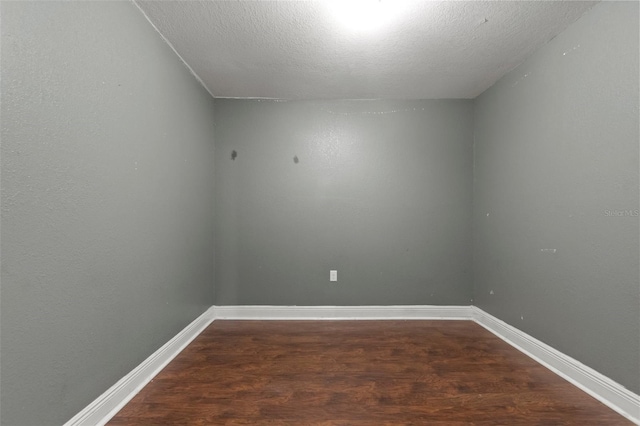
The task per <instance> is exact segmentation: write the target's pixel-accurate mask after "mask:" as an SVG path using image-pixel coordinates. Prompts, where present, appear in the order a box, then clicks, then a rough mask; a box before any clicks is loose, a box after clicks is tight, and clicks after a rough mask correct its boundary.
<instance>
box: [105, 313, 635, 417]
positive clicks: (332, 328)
mask: <svg viewBox="0 0 640 426" xmlns="http://www.w3.org/2000/svg"><path fill="white" fill-rule="evenodd" d="M109 424H110V425H145V426H147V425H149V426H150V425H225V424H228V425H254V424H270V425H349V426H357V425H452V426H453V425H581V426H584V425H628V424H631V423H630V422H628V421H627V420H626V419H624V418H623V417H622V416H620V415H618V414H617V413H615V412H614V411H612V410H610V409H609V408H607V407H605V406H604V405H603V404H601V403H600V402H598V401H597V400H595V399H594V398H592V397H590V396H589V395H587V394H586V393H584V392H582V391H581V390H579V389H578V388H576V387H574V386H573V385H571V384H570V383H568V382H566V381H565V380H563V379H561V378H560V377H558V376H557V375H555V374H553V373H552V372H550V371H549V370H547V369H546V368H544V367H542V366H541V365H540V364H538V363H536V362H535V361H533V360H531V359H530V358H528V357H527V356H525V355H523V354H522V353H520V352H519V351H517V350H516V349H514V348H512V347H511V346H509V345H508V344H506V343H505V342H503V341H502V340H500V339H499V338H497V337H495V336H494V335H492V334H491V333H489V332H488V331H486V330H485V329H483V328H482V327H480V326H479V325H477V324H475V323H474V322H471V321H215V322H213V323H212V324H211V325H210V326H209V327H208V328H207V329H206V330H205V331H204V332H203V333H202V334H201V335H200V336H198V337H197V338H196V339H195V340H194V341H193V342H192V343H191V345H189V346H188V347H187V348H186V349H185V350H184V351H183V352H182V353H181V354H180V355H178V357H176V358H175V359H174V360H173V362H171V363H170V364H169V365H168V366H167V367H166V368H165V369H164V370H163V371H162V372H161V373H160V374H159V375H158V376H156V378H155V379H154V380H153V381H152V382H151V383H149V384H148V385H147V386H146V387H145V388H144V389H143V390H142V391H141V392H140V393H139V394H138V395H137V396H136V397H135V398H134V399H132V400H131V401H130V402H129V404H128V405H126V406H125V407H124V408H123V409H122V410H121V411H120V412H119V413H118V414H117V415H116V416H115V417H114V418H113V419H112V420H111V422H110V423H109Z"/></svg>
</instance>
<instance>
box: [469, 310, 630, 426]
mask: <svg viewBox="0 0 640 426" xmlns="http://www.w3.org/2000/svg"><path fill="white" fill-rule="evenodd" d="M472 318H473V320H474V321H475V322H476V323H478V324H480V325H481V326H483V327H484V328H486V329H487V330H489V331H490V332H492V333H493V334H495V335H496V336H498V337H500V338H501V339H502V340H504V341H505V342H507V343H509V344H510V345H511V346H513V347H515V348H516V349H518V350H519V351H520V352H523V353H524V354H525V355H528V356H529V357H531V358H533V359H534V360H535V361H537V362H539V363H540V364H542V365H544V366H545V367H547V368H548V369H549V370H551V371H553V372H554V373H556V374H557V375H559V376H560V377H562V378H564V379H565V380H567V381H569V382H570V383H572V384H573V385H575V386H577V387H578V388H580V389H582V390H583V391H585V392H586V393H588V394H589V395H591V396H592V397H594V398H595V399H597V400H598V401H600V402H602V403H603V404H605V405H606V406H608V407H609V408H611V409H612V410H614V411H616V412H618V413H619V414H621V415H623V416H624V417H626V418H627V419H629V420H630V421H632V422H634V423H635V424H638V425H640V396H638V395H636V394H635V393H633V392H631V391H629V390H628V389H626V388H625V387H624V386H622V385H621V384H619V383H616V382H614V381H613V380H611V379H610V378H608V377H606V376H604V375H603V374H601V373H598V372H597V371H596V370H594V369H592V368H590V367H587V366H586V365H584V364H582V363H581V362H580V361H577V360H575V359H573V358H571V357H570V356H568V355H565V354H563V353H562V352H560V351H558V350H556V349H554V348H552V347H551V346H549V345H547V344H545V343H543V342H541V341H539V340H537V339H536V338H534V337H531V336H529V335H528V334H526V333H524V332H522V331H520V330H518V329H517V328H515V327H513V326H511V325H509V324H507V323H505V322H504V321H502V320H499V319H498V318H496V317H494V316H493V315H491V314H488V313H487V312H485V311H483V310H482V309H480V308H478V307H476V306H473V307H472Z"/></svg>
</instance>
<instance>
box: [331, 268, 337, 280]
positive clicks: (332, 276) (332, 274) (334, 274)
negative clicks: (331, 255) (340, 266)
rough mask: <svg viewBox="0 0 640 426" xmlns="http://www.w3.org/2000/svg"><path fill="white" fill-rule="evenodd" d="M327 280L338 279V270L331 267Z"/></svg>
mask: <svg viewBox="0 0 640 426" xmlns="http://www.w3.org/2000/svg"><path fill="white" fill-rule="evenodd" d="M329 281H338V271H336V270H333V269H332V270H330V271H329Z"/></svg>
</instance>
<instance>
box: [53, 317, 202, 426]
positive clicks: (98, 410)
mask: <svg viewBox="0 0 640 426" xmlns="http://www.w3.org/2000/svg"><path fill="white" fill-rule="evenodd" d="M213 319H214V318H213V308H209V309H208V310H207V311H206V312H205V313H203V314H202V315H200V316H199V317H198V318H196V319H195V320H194V321H193V322H192V323H191V324H189V325H188V326H187V327H185V328H184V329H183V330H182V331H181V332H180V333H178V334H177V335H176V336H175V337H174V338H172V339H171V340H169V341H168V342H167V343H165V344H164V345H163V346H162V347H161V348H160V349H158V350H157V351H155V352H154V353H153V354H152V355H151V356H150V357H149V358H147V359H146V360H144V361H143V362H142V363H141V364H140V365H138V366H137V367H136V368H135V369H133V370H132V371H131V372H130V373H129V374H127V375H126V376H124V377H123V378H122V379H120V380H119V381H118V382H117V383H116V384H115V385H113V386H111V387H110V388H109V389H108V390H107V391H106V392H105V393H103V394H102V395H100V396H99V397H98V398H97V399H96V400H95V401H93V402H92V403H91V404H89V405H88V406H87V407H86V408H85V409H84V410H82V411H80V412H79V413H78V414H76V415H75V416H74V417H73V418H72V419H71V420H69V421H68V422H66V423H65V424H64V426H94V425H99V426H102V425H104V424H106V423H107V422H108V421H109V420H111V418H112V417H113V416H115V415H116V413H117V412H118V411H120V410H121V409H122V407H124V406H125V404H126V403H127V402H129V401H130V400H131V398H133V397H134V396H135V395H136V394H137V393H138V392H140V390H141V389H142V388H143V387H145V385H146V384H147V383H149V382H150V381H151V379H153V378H154V377H155V376H156V375H157V374H158V373H159V372H160V371H161V370H162V369H163V368H164V367H165V366H166V365H167V364H168V363H169V362H171V360H173V359H174V358H175V357H176V356H177V355H178V354H179V353H180V352H182V350H183V349H184V348H185V347H187V345H188V344H189V343H191V341H192V340H193V339H195V338H196V337H197V336H198V335H199V334H200V333H201V332H202V331H203V330H204V329H205V328H207V326H208V325H209V324H211V322H212V321H213Z"/></svg>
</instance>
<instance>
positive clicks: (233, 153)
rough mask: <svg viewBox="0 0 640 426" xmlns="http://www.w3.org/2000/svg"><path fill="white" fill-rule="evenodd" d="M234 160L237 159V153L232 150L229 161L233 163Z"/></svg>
mask: <svg viewBox="0 0 640 426" xmlns="http://www.w3.org/2000/svg"><path fill="white" fill-rule="evenodd" d="M236 158H238V152H237V151H236V150H235V149H234V150H233V151H231V159H232V160H234V161H235V160H236Z"/></svg>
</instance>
